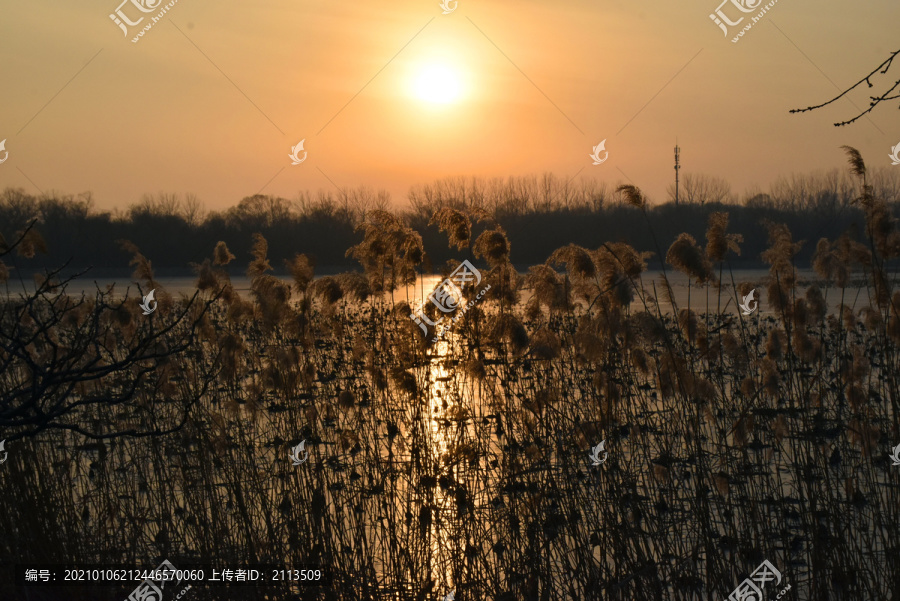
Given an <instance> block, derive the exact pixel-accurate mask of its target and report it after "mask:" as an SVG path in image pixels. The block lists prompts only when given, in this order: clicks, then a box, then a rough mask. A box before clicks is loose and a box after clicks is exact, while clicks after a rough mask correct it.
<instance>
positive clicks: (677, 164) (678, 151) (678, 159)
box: [675, 139, 681, 206]
mask: <svg viewBox="0 0 900 601" xmlns="http://www.w3.org/2000/svg"><path fill="white" fill-rule="evenodd" d="M679 169H681V148H679V147H678V140H677V139H676V140H675V205H676V206H677V205H678V170H679Z"/></svg>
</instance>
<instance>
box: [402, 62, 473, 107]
mask: <svg viewBox="0 0 900 601" xmlns="http://www.w3.org/2000/svg"><path fill="white" fill-rule="evenodd" d="M413 92H414V94H415V96H416V97H417V98H418V99H419V100H424V101H425V102H429V103H432V104H450V103H452V102H456V101H457V100H459V98H460V97H461V96H462V83H461V81H460V78H459V74H458V73H457V72H456V71H455V70H454V69H452V68H450V67H448V66H446V65H441V64H431V65H426V66H424V67H422V68H421V69H420V70H419V71H418V73H417V74H416V76H415V81H414V82H413Z"/></svg>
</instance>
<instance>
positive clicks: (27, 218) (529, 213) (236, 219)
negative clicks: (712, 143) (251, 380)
mask: <svg viewBox="0 0 900 601" xmlns="http://www.w3.org/2000/svg"><path fill="white" fill-rule="evenodd" d="M869 176H870V180H871V185H872V186H873V189H874V191H875V193H876V194H877V195H878V196H879V197H880V198H883V199H885V201H886V206H887V207H889V210H890V211H891V213H892V214H894V215H897V214H898V213H900V172H898V171H896V170H891V169H890V168H882V169H880V170H877V169H876V170H870V173H869ZM690 179H691V181H692V182H693V188H692V190H693V193H692V194H690V195H686V198H687V199H688V202H683V203H681V204H680V205H678V206H676V205H675V204H674V203H673V202H672V201H671V190H670V198H669V201H668V202H665V203H662V204H655V205H653V204H651V205H650V206H648V208H647V210H646V212H643V213H638V212H635V211H633V210H629V207H628V205H627V203H626V199H625V198H624V197H623V194H622V192H621V191H620V190H617V189H616V188H615V187H613V186H609V185H607V184H605V183H602V182H597V181H595V180H583V181H578V182H571V181H567V180H565V179H562V178H559V177H556V176H554V175H552V174H545V175H543V176H540V177H520V178H508V179H499V178H498V179H480V178H447V179H442V180H438V181H435V182H433V183H431V184H424V185H419V186H415V187H413V188H411V189H410V192H409V194H408V204H407V206H406V207H405V208H402V209H396V208H395V209H394V210H393V212H394V213H395V214H397V216H398V217H400V218H401V219H403V220H404V221H406V222H407V223H408V224H409V225H410V226H411V227H412V228H413V229H414V230H416V231H418V232H419V233H420V234H421V236H422V239H423V244H424V248H425V252H426V261H425V262H424V267H425V269H426V270H434V271H439V270H440V267H441V266H442V265H443V264H444V262H445V261H447V260H448V259H450V258H451V255H452V251H451V250H449V249H448V248H447V247H446V245H445V244H444V242H443V234H441V232H440V231H439V229H438V227H437V226H436V225H434V224H429V221H430V219H431V216H432V215H433V214H434V213H435V212H436V211H437V210H439V209H440V208H443V207H449V208H453V209H465V210H467V211H473V210H474V211H476V212H482V213H483V214H485V215H490V216H491V217H492V218H493V219H495V220H496V222H497V223H499V225H500V226H501V227H502V228H503V229H504V230H505V232H506V235H507V236H508V238H509V240H510V242H511V246H512V248H513V249H514V251H513V254H512V256H511V260H512V263H513V264H514V265H516V266H517V267H518V268H521V269H524V268H526V267H527V266H529V265H535V264H538V263H541V262H543V261H544V260H546V258H547V257H548V256H549V255H550V254H551V253H552V252H553V251H554V250H555V249H557V248H559V247H561V246H564V245H566V244H570V243H574V244H578V245H584V246H586V247H596V246H597V245H598V244H601V243H603V242H624V243H628V244H630V245H632V246H634V247H635V248H638V249H648V250H649V249H653V248H655V244H654V241H653V239H652V238H651V233H650V232H655V234H656V235H657V236H659V237H660V238H661V239H662V240H671V239H673V238H675V237H676V236H677V235H679V234H681V233H687V234H690V235H692V236H694V237H695V238H698V239H699V238H702V235H703V232H704V229H705V227H706V224H707V222H708V219H709V215H710V214H711V213H713V212H716V211H723V210H724V211H728V212H729V214H730V215H731V228H732V231H734V232H735V233H737V234H740V235H741V236H743V239H744V245H743V253H742V256H740V257H736V258H735V260H734V265H735V266H736V267H748V268H749V267H758V266H761V265H762V262H761V259H760V253H762V252H763V251H764V250H765V247H766V242H767V229H766V227H767V226H766V224H767V223H769V222H777V223H783V224H785V225H787V226H788V227H789V228H790V229H791V231H793V232H794V235H795V237H796V239H797V240H805V241H807V244H805V245H804V246H803V247H802V248H801V251H800V253H799V254H798V256H797V262H798V265H800V266H807V265H809V263H810V259H811V256H812V253H813V252H814V250H815V249H814V241H816V240H818V239H819V238H821V237H828V238H836V237H838V236H840V235H841V234H843V233H845V232H849V233H850V235H851V236H853V237H857V238H859V237H861V236H862V234H863V232H864V215H863V212H862V210H861V208H860V207H859V206H858V205H857V204H855V203H854V198H855V196H854V189H853V181H852V179H851V178H850V177H849V176H848V175H847V174H846V173H844V172H843V171H841V170H838V169H833V170H831V171H825V172H818V173H812V174H800V175H796V174H795V175H791V176H789V177H782V178H780V179H778V180H776V181H775V182H774V183H772V184H771V185H770V186H769V189H768V191H766V192H763V191H762V190H761V189H758V188H756V189H751V190H749V191H748V192H746V193H745V194H744V195H743V197H742V198H738V196H737V195H736V194H734V193H732V192H731V190H730V186H729V185H728V184H727V182H725V181H724V180H721V179H720V178H714V177H709V176H705V175H703V174H693V176H692V177H691V178H690ZM390 208H391V199H390V197H389V195H388V194H387V193H386V192H378V191H374V190H372V189H370V188H366V187H361V188H356V189H345V190H340V191H338V192H335V193H331V192H319V193H318V194H311V193H301V194H300V195H299V197H298V198H297V199H295V200H288V199H285V198H281V197H276V196H269V195H262V194H257V195H254V196H249V197H246V198H244V199H242V200H241V201H240V202H239V203H238V204H237V205H235V206H232V207H230V208H228V209H226V210H223V211H212V212H206V211H204V209H203V206H202V204H201V203H200V201H199V200H198V199H197V198H196V197H195V196H192V195H186V196H179V195H177V194H158V195H147V196H144V197H143V198H142V199H141V200H140V201H139V202H137V203H135V204H133V205H131V206H129V207H128V208H126V209H124V210H116V211H114V212H109V211H101V210H97V209H96V208H95V206H94V201H93V198H92V197H91V195H90V194H89V193H87V194H81V195H44V196H35V195H31V194H28V193H27V192H25V191H24V190H22V189H14V188H7V189H6V190H4V191H3V192H2V194H0V234H2V235H4V236H6V238H7V239H12V238H14V237H15V234H16V232H21V231H24V230H25V228H27V227H28V225H29V224H31V223H36V224H37V226H38V230H39V231H40V232H41V235H42V236H44V237H45V239H47V240H52V244H50V245H49V252H48V253H47V254H38V256H36V257H35V259H34V260H33V261H30V262H29V269H33V268H38V269H46V268H56V267H59V266H60V265H65V270H66V271H69V272H75V271H81V270H84V269H88V268H89V269H91V272H90V273H91V275H92V276H94V277H107V276H108V277H119V276H121V275H124V274H125V273H126V272H125V269H127V259H128V256H129V253H128V252H127V251H126V250H124V249H123V248H122V246H121V244H120V243H119V241H121V240H130V241H132V242H133V243H134V244H135V245H136V246H137V247H139V248H141V250H142V252H143V253H144V254H145V255H146V256H147V257H149V258H150V259H151V260H152V262H153V266H154V268H155V269H156V270H157V271H158V273H159V274H161V275H163V276H165V275H189V274H190V271H189V265H190V264H191V263H199V262H201V261H202V260H203V258H204V257H205V256H206V255H207V253H208V249H209V248H211V247H212V246H214V245H215V244H216V243H217V242H219V241H224V242H226V243H227V244H228V247H229V248H231V249H232V250H233V252H235V253H236V255H237V256H238V257H249V256H250V253H251V245H252V235H253V234H254V233H260V234H262V235H263V236H264V237H265V238H266V240H268V243H269V255H270V257H271V259H272V264H273V266H275V268H276V271H278V272H281V273H286V272H287V270H286V268H285V267H284V265H285V264H284V261H285V260H288V259H289V258H291V257H293V256H294V255H295V254H296V253H305V254H307V255H308V256H310V257H311V258H312V259H313V260H314V261H315V263H316V266H317V272H318V273H320V274H322V273H335V272H339V271H344V270H347V269H353V268H355V267H356V266H357V263H356V262H355V261H354V260H353V258H352V257H349V256H347V254H346V252H347V249H348V248H351V247H352V246H353V245H354V244H357V243H358V242H359V239H360V233H359V232H358V231H357V227H358V226H359V225H360V224H361V223H362V222H363V221H364V219H365V216H366V214H367V213H369V212H370V211H372V210H376V209H390ZM648 222H649V223H648ZM648 225H649V226H650V227H649V228H648V227H647V226H648ZM38 250H40V249H38ZM659 260H660V257H657V256H654V257H652V258H651V260H650V265H651V266H653V265H654V264H659ZM11 267H12V268H13V270H15V265H11ZM11 275H12V277H13V278H15V277H16V275H17V274H16V273H12V274H11ZM18 275H22V277H28V276H27V274H24V273H23V274H18Z"/></svg>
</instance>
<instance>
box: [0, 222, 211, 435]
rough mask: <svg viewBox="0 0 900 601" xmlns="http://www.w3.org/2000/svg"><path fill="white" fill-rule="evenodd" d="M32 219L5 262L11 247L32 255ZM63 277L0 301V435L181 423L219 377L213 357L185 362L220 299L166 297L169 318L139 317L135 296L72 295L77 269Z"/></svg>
mask: <svg viewBox="0 0 900 601" xmlns="http://www.w3.org/2000/svg"><path fill="white" fill-rule="evenodd" d="M33 226H34V224H33V223H32V224H31V226H29V227H28V228H27V229H26V230H24V231H23V232H20V234H19V236H18V237H17V239H16V240H15V241H14V242H13V243H12V244H11V245H9V246H3V247H2V249H0V265H4V264H3V263H2V259H3V258H6V257H8V256H9V255H10V254H11V253H12V252H13V251H16V253H17V254H19V255H21V256H24V257H29V256H33V254H34V250H35V247H36V246H40V238H39V236H37V234H36V232H35V231H34V229H33ZM141 258H143V257H141ZM144 261H146V259H144ZM146 266H147V267H148V268H149V262H146ZM4 270H5V267H4ZM59 274H60V270H56V271H54V272H50V273H47V274H45V275H44V276H43V277H37V278H35V282H36V287H35V289H34V291H33V292H30V293H28V292H25V293H22V294H20V295H19V296H18V297H17V298H15V297H12V296H11V295H9V294H8V291H7V296H6V298H4V299H3V300H2V301H0V432H2V435H0V438H3V439H6V440H10V441H14V440H18V439H21V438H26V437H33V436H35V435H37V434H38V433H40V432H43V431H45V430H66V431H71V432H76V433H78V434H80V435H82V436H85V437H87V438H91V439H109V438H118V437H123V436H135V437H141V436H157V435H164V434H168V433H171V432H174V431H177V430H179V429H180V428H181V427H183V426H184V424H185V423H186V421H187V420H188V414H189V411H190V409H191V407H193V406H194V405H195V404H196V403H197V402H198V401H199V399H200V398H201V397H202V396H203V395H204V394H205V393H206V391H207V389H208V387H209V386H210V385H211V384H212V383H214V382H215V381H216V378H215V376H216V373H215V372H216V371H217V369H218V368H217V361H216V360H215V358H213V360H212V361H209V362H207V363H206V364H205V367H204V368H201V369H199V370H192V369H189V368H187V367H185V366H186V365H187V363H188V362H187V361H185V360H184V357H185V356H186V355H187V354H188V353H189V351H191V350H194V348H195V346H196V345H195V340H196V338H197V334H198V332H199V329H200V327H201V325H202V323H203V322H204V320H205V318H206V314H207V312H208V310H209V308H210V306H211V305H212V303H213V302H214V300H215V299H208V300H205V301H200V300H198V297H197V295H196V294H195V295H194V297H193V298H191V299H186V300H184V301H182V302H180V303H175V302H173V301H172V300H171V299H170V298H165V299H164V298H160V301H159V303H160V304H159V306H160V307H163V306H165V308H166V310H165V312H164V314H163V315H152V316H150V317H145V316H140V317H139V314H140V310H139V307H138V301H137V299H136V298H133V297H132V298H127V297H126V298H121V297H116V296H114V295H113V293H112V291H111V290H100V289H98V290H97V292H96V294H95V295H93V296H88V295H85V294H82V295H81V296H80V297H73V296H70V295H68V294H66V287H67V285H68V284H69V283H70V282H71V281H72V280H73V279H74V278H75V277H76V276H71V277H69V278H67V279H64V280H62V281H59V280H57V278H58V277H59ZM0 275H2V274H0ZM0 279H2V278H0ZM161 313H162V311H161Z"/></svg>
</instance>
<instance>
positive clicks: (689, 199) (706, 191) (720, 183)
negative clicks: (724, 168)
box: [667, 173, 733, 205]
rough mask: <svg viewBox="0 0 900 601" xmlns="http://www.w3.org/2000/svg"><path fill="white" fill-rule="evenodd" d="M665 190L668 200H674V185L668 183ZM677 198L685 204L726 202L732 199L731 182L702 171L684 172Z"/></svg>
mask: <svg viewBox="0 0 900 601" xmlns="http://www.w3.org/2000/svg"><path fill="white" fill-rule="evenodd" d="M667 192H668V194H669V200H670V201H672V202H674V201H675V185H674V184H670V185H669V187H668V189H667ZM679 200H680V201H682V202H684V203H686V204H697V205H703V204H706V203H708V202H710V203H716V202H728V201H731V200H733V194H732V193H731V184H729V183H728V182H727V181H725V180H724V179H722V178H721V177H712V176H709V175H703V174H702V173H686V174H685V175H684V176H683V177H682V180H681V191H680V192H679Z"/></svg>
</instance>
